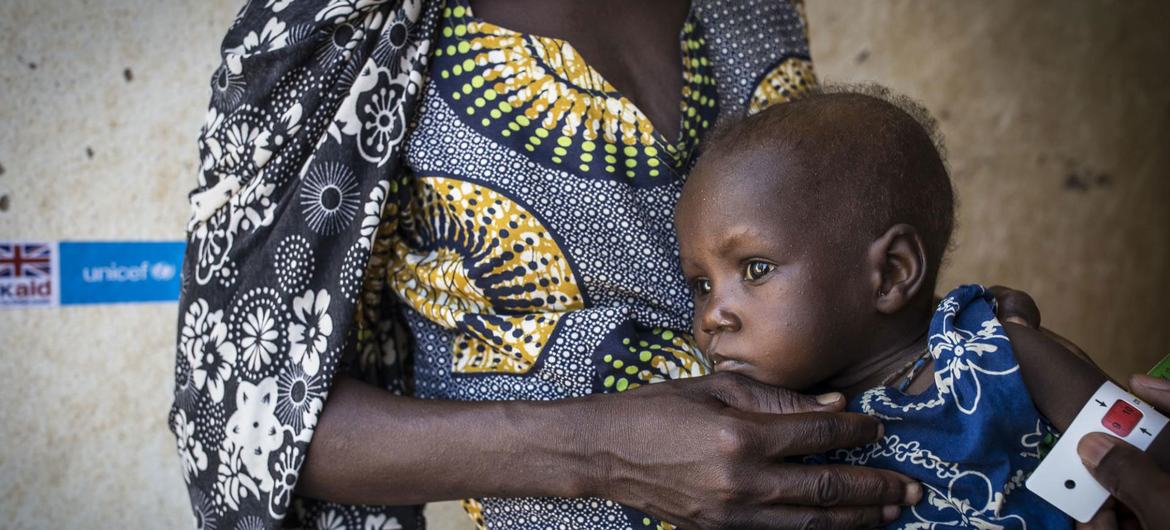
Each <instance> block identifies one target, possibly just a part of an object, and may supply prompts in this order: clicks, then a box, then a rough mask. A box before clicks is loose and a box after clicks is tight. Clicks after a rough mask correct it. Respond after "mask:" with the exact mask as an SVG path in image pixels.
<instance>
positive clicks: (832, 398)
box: [817, 392, 845, 405]
mask: <svg viewBox="0 0 1170 530" xmlns="http://www.w3.org/2000/svg"><path fill="white" fill-rule="evenodd" d="M842 399H845V396H844V395H843V394H841V393H840V392H829V393H828V394H821V395H819V396H817V403H820V404H822V405H832V404H833V403H836V402H838V401H841V400H842Z"/></svg>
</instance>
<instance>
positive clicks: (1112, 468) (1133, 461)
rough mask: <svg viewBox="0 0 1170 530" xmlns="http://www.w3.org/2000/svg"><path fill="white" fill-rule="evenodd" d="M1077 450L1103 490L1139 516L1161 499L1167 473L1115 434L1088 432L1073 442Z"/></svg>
mask: <svg viewBox="0 0 1170 530" xmlns="http://www.w3.org/2000/svg"><path fill="white" fill-rule="evenodd" d="M1077 454H1079V455H1080V457H1081V461H1082V462H1083V463H1084V464H1085V467H1086V468H1088V469H1089V473H1091V474H1092V475H1093V478H1095V479H1097V482H1100V483H1101V485H1102V486H1104V487H1105V489H1106V490H1109V493H1110V494H1112V495H1113V496H1114V497H1117V499H1118V500H1120V501H1121V502H1122V503H1124V504H1125V505H1126V506H1129V508H1130V509H1131V510H1133V511H1134V512H1135V513H1136V514H1137V515H1138V517H1139V518H1141V519H1142V520H1148V519H1147V518H1148V517H1149V516H1150V515H1151V514H1153V513H1154V511H1155V510H1156V509H1157V507H1156V506H1154V503H1156V502H1165V497H1163V495H1164V493H1158V492H1159V491H1161V492H1166V491H1168V488H1170V475H1167V474H1166V473H1165V472H1163V471H1162V469H1161V468H1160V467H1158V464H1156V463H1154V459H1153V458H1152V457H1151V456H1150V455H1148V454H1146V453H1143V452H1142V451H1141V450H1140V449H1138V448H1136V447H1134V446H1132V445H1130V444H1128V443H1125V442H1124V441H1122V440H1121V439H1119V438H1115V437H1113V436H1109V435H1107V434H1104V433H1090V434H1088V435H1086V436H1085V437H1084V438H1081V440H1080V442H1079V443H1078V444H1077Z"/></svg>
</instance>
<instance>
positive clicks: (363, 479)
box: [298, 374, 921, 529]
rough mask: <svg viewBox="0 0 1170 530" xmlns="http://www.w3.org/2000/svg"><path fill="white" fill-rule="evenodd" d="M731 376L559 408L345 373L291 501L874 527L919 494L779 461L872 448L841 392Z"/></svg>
mask: <svg viewBox="0 0 1170 530" xmlns="http://www.w3.org/2000/svg"><path fill="white" fill-rule="evenodd" d="M822 401H828V404H821V403H818V402H817V400H816V399H815V398H812V397H808V396H802V395H798V394H793V393H790V392H787V391H784V390H780V389H776V388H773V387H768V386H766V385H762V384H759V383H755V382H753V381H751V380H749V379H746V378H743V377H740V376H736V375H733V374H717V375H715V376H711V377H704V378H700V379H695V380H682V381H671V382H665V383H660V384H656V385H650V386H647V387H643V388H640V389H638V390H636V391H631V392H627V393H623V394H616V395H595V396H589V397H585V398H579V399H570V400H563V401H553V402H522V401H521V402H478V403H467V402H451V401H426V400H419V399H412V398H404V397H400V396H394V395H391V394H389V393H387V392H384V391H382V390H380V389H378V388H376V387H373V386H369V385H366V384H365V383H361V382H359V381H356V380H353V379H347V378H340V377H339V378H338V379H337V382H336V383H335V385H334V388H333V390H332V392H331V394H330V397H329V403H328V405H327V406H326V408H325V410H324V412H323V413H322V415H321V419H320V422H319V424H318V425H317V431H316V434H315V436H314V439H313V443H312V445H311V446H310V449H309V453H308V460H307V462H306V464H305V467H304V474H303V477H302V478H301V481H300V483H299V484H298V493H301V494H303V495H307V496H311V497H317V498H322V499H326V500H331V501H336V502H343V503H362V504H411V503H421V502H427V501H436V500H445V499H456V498H462V497H473V496H496V497H513V496H546V495H548V496H562V497H574V496H601V497H607V498H610V499H614V500H617V501H619V502H622V503H624V504H627V505H630V506H633V507H635V508H638V509H641V510H643V511H646V512H648V513H651V514H653V515H655V516H658V517H662V518H663V519H665V520H668V521H671V522H672V523H675V524H679V525H683V526H686V527H687V528H696V529H702V528H805V527H807V526H804V525H808V524H814V525H815V527H817V528H821V527H831V528H871V527H874V526H877V525H879V524H881V523H882V522H883V521H886V520H889V519H891V518H893V517H894V516H896V515H897V506H899V505H905V504H911V503H914V502H916V501H917V500H918V498H919V497H920V496H921V487H920V486H919V485H918V484H917V483H914V482H912V481H910V480H908V479H907V478H905V477H903V476H901V475H898V474H896V473H892V472H888V471H882V470H876V469H866V468H860V467H848V466H840V467H833V466H804V465H796V464H785V463H782V461H783V458H784V457H785V456H792V455H801V454H809V453H815V452H821V451H826V450H829V449H832V448H838V447H855V446H859V445H863V444H865V443H867V442H869V441H871V440H874V439H875V438H877V437H878V436H879V433H880V430H881V427H880V424H879V423H878V422H877V421H876V420H874V419H872V418H869V417H866V416H863V415H857V414H847V413H840V412H834V411H839V410H840V409H841V408H842V407H843V406H844V399H842V398H841V396H840V395H839V394H834V395H832V396H829V397H828V398H822Z"/></svg>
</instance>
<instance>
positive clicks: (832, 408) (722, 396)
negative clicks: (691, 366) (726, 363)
mask: <svg viewBox="0 0 1170 530" xmlns="http://www.w3.org/2000/svg"><path fill="white" fill-rule="evenodd" d="M704 379H707V382H708V383H709V384H710V389H711V395H712V396H714V397H715V398H716V399H718V400H720V401H722V402H723V403H724V404H725V405H727V406H729V407H732V408H736V409H739V410H742V411H744V412H758V413H763V414H795V413H800V412H840V411H842V410H844V409H845V404H846V402H845V396H844V395H842V394H841V393H840V392H829V393H827V394H820V395H817V396H810V395H807V394H801V393H799V392H793V391H791V390H788V389H786V388H780V387H777V386H772V385H768V384H764V383H760V382H757V381H754V380H752V379H750V378H748V377H746V376H742V375H739V374H734V373H730V372H720V373H716V374H715V375H712V376H709V377H706V378H704Z"/></svg>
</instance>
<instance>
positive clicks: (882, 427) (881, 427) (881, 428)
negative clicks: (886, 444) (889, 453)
mask: <svg viewBox="0 0 1170 530" xmlns="http://www.w3.org/2000/svg"><path fill="white" fill-rule="evenodd" d="M877 431H878V435H877V441H879V442H880V441H882V440H883V439H885V437H886V424H884V423H879V424H878V429H877Z"/></svg>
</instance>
